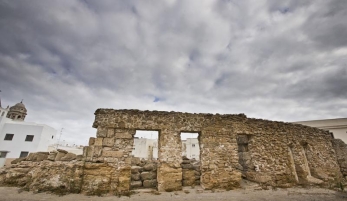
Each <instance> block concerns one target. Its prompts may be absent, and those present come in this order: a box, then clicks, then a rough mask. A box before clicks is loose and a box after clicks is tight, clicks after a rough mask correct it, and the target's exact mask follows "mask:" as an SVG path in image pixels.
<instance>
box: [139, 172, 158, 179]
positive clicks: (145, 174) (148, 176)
mask: <svg viewBox="0 0 347 201" xmlns="http://www.w3.org/2000/svg"><path fill="white" fill-rule="evenodd" d="M156 177H157V175H156V174H154V173H153V172H141V180H151V179H156Z"/></svg>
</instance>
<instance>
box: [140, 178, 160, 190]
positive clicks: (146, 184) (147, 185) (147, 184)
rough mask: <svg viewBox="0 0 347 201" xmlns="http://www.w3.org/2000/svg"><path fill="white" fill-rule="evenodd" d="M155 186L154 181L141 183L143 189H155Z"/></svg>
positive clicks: (155, 182)
mask: <svg viewBox="0 0 347 201" xmlns="http://www.w3.org/2000/svg"><path fill="white" fill-rule="evenodd" d="M156 186H157V180H156V179H152V180H145V181H143V187H145V188H155V187H156Z"/></svg>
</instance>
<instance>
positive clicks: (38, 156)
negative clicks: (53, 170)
mask: <svg viewBox="0 0 347 201" xmlns="http://www.w3.org/2000/svg"><path fill="white" fill-rule="evenodd" d="M46 153H47V154H46ZM47 158H48V152H45V153H40V152H37V153H30V154H29V156H27V158H26V160H27V161H35V162H39V161H43V160H47Z"/></svg>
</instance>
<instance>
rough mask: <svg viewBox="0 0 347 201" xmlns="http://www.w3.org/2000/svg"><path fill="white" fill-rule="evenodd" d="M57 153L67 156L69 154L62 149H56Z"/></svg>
mask: <svg viewBox="0 0 347 201" xmlns="http://www.w3.org/2000/svg"><path fill="white" fill-rule="evenodd" d="M57 151H58V152H61V153H64V154H67V153H69V152H68V151H66V150H64V149H57Z"/></svg>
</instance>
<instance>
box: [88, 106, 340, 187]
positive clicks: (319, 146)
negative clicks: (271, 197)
mask: <svg viewBox="0 0 347 201" xmlns="http://www.w3.org/2000/svg"><path fill="white" fill-rule="evenodd" d="M95 116H96V117H95V122H94V124H93V126H94V127H95V128H97V129H98V132H99V130H104V129H111V130H115V129H116V130H122V129H125V130H131V131H132V132H133V133H134V132H135V130H157V131H159V159H158V173H157V181H158V189H159V190H167V191H170V190H179V189H181V188H182V180H183V178H182V172H183V170H182V168H181V166H180V164H181V163H182V158H181V151H182V147H181V146H182V145H181V143H180V133H181V132H197V133H199V143H200V147H201V148H200V149H201V150H200V154H201V156H200V159H201V180H200V182H201V185H202V187H203V188H205V189H212V188H224V189H232V188H234V187H238V185H239V181H240V179H241V175H243V176H244V177H245V178H247V179H250V180H254V181H256V182H261V183H266V184H269V185H274V186H283V187H287V186H292V185H296V184H298V183H302V184H305V183H315V184H320V183H323V182H325V181H329V180H333V179H334V178H336V177H340V176H341V173H340V168H339V165H338V164H337V160H336V156H335V152H334V150H333V147H332V143H331V136H330V135H329V134H328V133H326V132H325V131H323V130H319V129H316V128H311V127H307V126H303V125H294V124H290V123H283V122H273V121H267V120H261V119H249V118H247V117H246V116H245V115H243V114H240V115H219V114H216V115H212V114H190V113H179V112H158V111H138V110H112V109H99V110H97V111H96V113H95ZM240 136H246V138H247V143H246V145H244V146H247V151H244V152H242V153H241V152H240V150H239V149H240V146H243V145H240V143H238V141H237V139H238V137H240ZM100 137H101V136H100ZM116 138H117V137H116ZM129 138H130V135H129ZM129 143H130V142H129ZM240 156H241V158H243V159H245V161H246V163H247V167H246V166H245V167H243V166H242V165H241V164H240V162H241V163H242V161H240V160H239V159H240Z"/></svg>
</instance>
